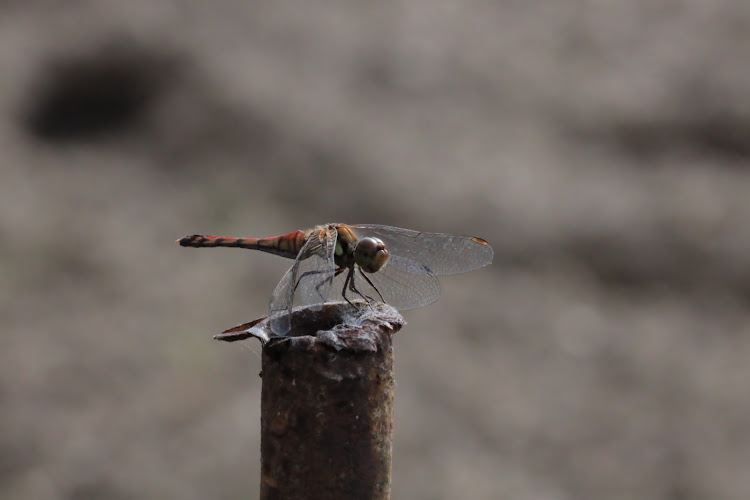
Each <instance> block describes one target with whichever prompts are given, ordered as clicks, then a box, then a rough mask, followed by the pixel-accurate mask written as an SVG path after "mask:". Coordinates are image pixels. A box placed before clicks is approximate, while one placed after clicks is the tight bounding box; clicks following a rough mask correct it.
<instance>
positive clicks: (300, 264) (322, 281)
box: [270, 229, 336, 335]
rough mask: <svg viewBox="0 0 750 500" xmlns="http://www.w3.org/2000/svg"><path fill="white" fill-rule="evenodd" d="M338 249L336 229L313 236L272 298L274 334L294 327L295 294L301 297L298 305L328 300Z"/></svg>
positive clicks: (282, 333) (279, 333)
mask: <svg viewBox="0 0 750 500" xmlns="http://www.w3.org/2000/svg"><path fill="white" fill-rule="evenodd" d="M331 233H333V234H331ZM335 248H336V230H335V229H329V230H328V231H327V232H326V233H325V234H322V235H318V234H311V235H310V237H309V238H308V240H307V242H306V243H305V244H304V245H303V247H302V248H301V249H300V252H299V254H298V255H297V258H296V259H295V261H294V264H292V267H290V268H289V270H288V271H287V272H286V274H284V277H282V278H281V281H279V284H278V285H276V289H275V290H274V292H273V295H272V297H271V312H270V318H271V330H272V331H273V332H274V333H276V334H277V335H286V334H287V333H289V330H291V316H290V314H291V312H292V307H293V306H294V298H295V295H297V296H299V304H322V303H323V302H325V301H326V300H328V294H329V293H330V287H331V283H332V280H333V276H334V274H335V272H336V265H335V263H334V259H333V256H334V250H335Z"/></svg>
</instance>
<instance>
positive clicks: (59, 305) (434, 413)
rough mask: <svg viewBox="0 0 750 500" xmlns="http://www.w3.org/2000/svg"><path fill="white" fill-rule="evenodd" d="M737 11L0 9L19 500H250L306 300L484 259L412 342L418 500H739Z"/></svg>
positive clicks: (406, 454)
mask: <svg viewBox="0 0 750 500" xmlns="http://www.w3.org/2000/svg"><path fill="white" fill-rule="evenodd" d="M749 61H750V4H748V3H747V2H738V1H729V0H718V1H714V2H657V3H656V4H655V3H654V2H649V1H635V2H633V1H625V0H616V1H611V2H604V3H597V2H579V1H559V0H556V1H551V0H550V1H534V2H515V1H509V0H508V1H502V2H483V1H475V0H469V1H464V2H460V3H457V2H442V1H437V2H428V1H411V2H361V1H360V2H358V1H354V2H352V1H349V2H343V1H333V0H321V1H317V2H267V1H243V2H239V1H228V0H227V1H219V2H210V3H209V2H200V1H196V0H186V1H183V2H161V3H158V4H157V5H154V4H153V3H152V2H116V1H114V0H110V1H105V0H100V1H89V2H86V1H79V2H39V1H38V2H13V1H10V2H3V3H2V4H1V5H0V257H1V258H0V277H1V279H0V307H1V309H0V314H2V324H3V333H2V336H0V342H1V345H0V398H1V400H2V411H0V429H2V430H1V431H0V496H1V497H2V498H8V499H41V500H44V499H94V498H97V499H99V498H107V499H131V498H154V499H156V498H179V499H208V498H212V499H213V498H215V499H219V498H224V499H230V498H255V497H257V491H258V481H259V437H260V436H259V408H258V405H259V401H260V386H261V383H260V379H259V378H258V372H259V370H260V361H259V358H258V356H257V352H259V347H258V346H257V345H255V344H248V345H246V346H244V348H243V346H237V345H222V344H219V343H216V342H215V341H213V340H211V335H212V334H213V333H215V332H217V331H221V330H222V329H224V328H228V327H230V326H233V325H235V324H238V323H241V322H244V321H247V320H250V319H253V318H256V317H258V316H260V315H262V314H264V312H265V310H266V307H267V301H268V297H269V295H270V292H271V291H272V290H273V287H274V285H275V283H276V282H277V281H278V279H279V278H280V277H281V275H282V273H283V272H284V270H285V269H286V267H287V266H288V264H289V263H288V262H287V261H284V260H283V259H279V258H277V257H273V256H268V255H262V254H254V253H250V252H243V251H239V250H210V251H209V250H203V251H196V250H189V249H183V248H179V247H178V246H177V245H175V244H174V240H175V239H176V238H178V237H180V236H182V235H184V234H190V233H213V234H228V235H243V236H270V235H275V234H282V233H286V232H289V231H291V230H294V229H298V228H306V227H309V226H312V225H314V224H317V223H321V222H328V221H344V222H360V223H383V224H391V225H396V226H402V227H408V228H414V229H420V230H425V231H441V232H454V233H463V234H470V235H477V236H482V237H484V238H486V239H487V240H489V241H490V242H491V243H492V245H493V246H494V248H495V252H496V255H495V262H494V264H493V265H492V266H491V267H489V268H485V269H482V270H480V271H478V272H475V273H472V274H467V275H462V276H455V277H449V278H447V279H443V280H442V284H443V295H442V297H441V300H440V302H439V303H438V304H437V305H433V306H431V307H428V308H425V309H421V310H418V311H413V312H408V313H406V314H405V317H406V319H407V321H408V322H409V325H408V326H407V327H406V328H405V329H404V330H402V332H400V333H399V334H398V336H397V338H396V341H395V346H396V375H397V380H398V388H397V393H396V416H395V418H396V420H395V433H396V434H395V447H394V462H393V465H394V467H393V497H394V498H397V499H407V498H408V499H454V498H472V499H485V498H486V499H491V498H512V499H529V500H539V499H603V498H606V499H613V500H615V499H641V500H645V499H675V500H677V499H679V500H683V499H747V498H750V474H749V473H748V471H749V470H750V469H749V467H750V388H749V386H748V381H749V380H750V362H748V360H750V171H748V165H749V163H748V161H749V158H750V62H749Z"/></svg>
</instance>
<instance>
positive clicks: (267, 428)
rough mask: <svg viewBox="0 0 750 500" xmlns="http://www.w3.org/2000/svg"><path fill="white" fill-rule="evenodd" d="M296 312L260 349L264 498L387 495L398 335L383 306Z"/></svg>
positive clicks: (397, 322) (396, 322)
mask: <svg viewBox="0 0 750 500" xmlns="http://www.w3.org/2000/svg"><path fill="white" fill-rule="evenodd" d="M351 309H352V308H351V306H349V305H347V304H327V305H326V306H324V308H323V309H322V310H318V311H313V310H310V309H309V308H302V309H300V310H297V311H295V314H296V315H297V317H295V318H294V320H295V321H293V324H296V325H297V326H296V327H295V328H294V330H293V331H292V332H291V335H290V336H285V337H275V338H274V337H271V338H270V340H269V341H268V342H267V343H265V345H264V348H263V374H262V376H263V391H262V401H261V413H262V414H261V427H262V431H261V432H262V438H261V460H262V464H261V469H262V471H261V474H262V477H261V498H262V499H264V500H268V499H281V498H289V499H299V498H316V499H342V498H368V499H370V498H372V499H386V498H390V474H391V444H392V417H393V385H394V384H393V349H392V342H391V340H392V335H393V333H395V332H396V331H398V330H399V329H400V328H401V326H402V325H403V319H401V318H400V316H399V315H398V313H397V312H396V311H395V310H394V309H392V308H390V307H389V306H383V305H377V307H375V308H373V309H370V310H369V311H366V312H365V311H364V309H363V311H362V314H360V315H354V316H352V315H351V312H350V311H351Z"/></svg>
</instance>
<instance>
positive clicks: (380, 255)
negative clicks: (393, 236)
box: [354, 237, 388, 273]
mask: <svg viewBox="0 0 750 500" xmlns="http://www.w3.org/2000/svg"><path fill="white" fill-rule="evenodd" d="M387 261H388V249H387V248H385V243H383V241H382V240H380V239H378V238H370V237H367V238H362V239H361V240H359V241H358V242H357V246H356V248H355V249H354V262H356V263H357V265H358V266H359V267H361V268H362V270H363V271H364V272H366V273H375V272H378V271H379V270H380V269H381V268H382V267H383V266H384V265H385V263H386V262H387Z"/></svg>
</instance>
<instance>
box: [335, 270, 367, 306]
mask: <svg viewBox="0 0 750 500" xmlns="http://www.w3.org/2000/svg"><path fill="white" fill-rule="evenodd" d="M342 271H343V269H342ZM347 289H348V290H351V291H352V292H354V293H356V294H357V295H359V296H360V297H362V298H363V299H365V301H367V303H368V304H369V303H370V301H369V299H368V298H367V297H365V296H364V295H362V294H361V293H359V290H357V289H356V288H354V267H350V268H349V272H348V273H347V274H346V279H345V280H344V288H342V289H341V296H342V297H344V300H345V301H347V302H348V303H349V305H350V306H352V307H354V308H356V309H359V307H358V306H357V304H355V303H354V302H352V301H351V300H349V297H347V296H346V290H347Z"/></svg>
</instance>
